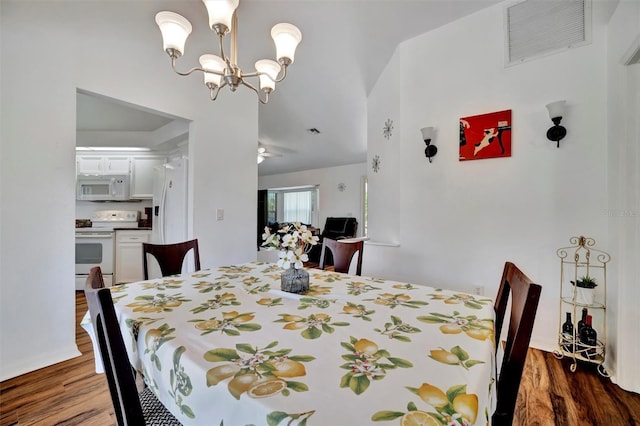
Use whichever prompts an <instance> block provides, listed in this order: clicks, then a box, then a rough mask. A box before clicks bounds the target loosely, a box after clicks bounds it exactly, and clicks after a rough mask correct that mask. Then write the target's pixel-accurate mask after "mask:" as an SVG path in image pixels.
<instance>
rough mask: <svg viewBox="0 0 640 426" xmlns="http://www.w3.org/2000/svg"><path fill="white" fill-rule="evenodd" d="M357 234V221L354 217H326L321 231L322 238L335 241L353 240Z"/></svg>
mask: <svg viewBox="0 0 640 426" xmlns="http://www.w3.org/2000/svg"><path fill="white" fill-rule="evenodd" d="M357 232H358V221H357V220H356V218H355V217H328V218H327V220H326V221H325V223H324V229H323V230H322V237H323V238H331V239H332V240H337V239H339V238H353V237H355V236H356V234H357Z"/></svg>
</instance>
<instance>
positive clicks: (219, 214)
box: [216, 209, 224, 220]
mask: <svg viewBox="0 0 640 426" xmlns="http://www.w3.org/2000/svg"><path fill="white" fill-rule="evenodd" d="M216 219H218V220H224V209H218V210H216Z"/></svg>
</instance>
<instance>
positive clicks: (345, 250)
mask: <svg viewBox="0 0 640 426" xmlns="http://www.w3.org/2000/svg"><path fill="white" fill-rule="evenodd" d="M363 248H364V241H362V240H360V241H350V242H345V241H344V240H339V241H336V240H332V239H330V238H323V240H322V252H321V254H320V265H319V267H320V269H324V268H325V266H326V264H325V263H326V260H327V249H328V250H329V251H330V252H331V254H332V255H333V270H334V271H336V272H344V273H348V272H349V266H350V265H351V260H352V259H353V256H354V255H355V253H356V252H357V253H358V260H357V263H356V275H362V249H363Z"/></svg>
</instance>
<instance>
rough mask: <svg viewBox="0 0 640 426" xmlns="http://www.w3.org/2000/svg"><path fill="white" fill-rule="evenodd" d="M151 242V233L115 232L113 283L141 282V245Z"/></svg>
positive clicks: (138, 230) (147, 231)
mask: <svg viewBox="0 0 640 426" xmlns="http://www.w3.org/2000/svg"><path fill="white" fill-rule="evenodd" d="M150 240H151V231H150V230H146V229H145V230H142V229H136V230H134V229H127V230H117V231H116V265H115V277H114V283H117V284H121V283H130V282H134V281H142V280H143V269H142V243H148V242H149V241H150Z"/></svg>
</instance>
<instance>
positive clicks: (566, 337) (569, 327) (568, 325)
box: [562, 312, 573, 352]
mask: <svg viewBox="0 0 640 426" xmlns="http://www.w3.org/2000/svg"><path fill="white" fill-rule="evenodd" d="M562 342H563V344H562V348H563V349H564V350H565V351H568V352H573V323H572V322H571V312H567V320H566V321H565V322H564V324H562Z"/></svg>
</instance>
